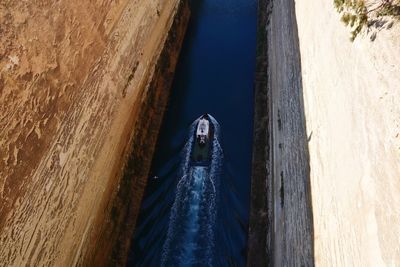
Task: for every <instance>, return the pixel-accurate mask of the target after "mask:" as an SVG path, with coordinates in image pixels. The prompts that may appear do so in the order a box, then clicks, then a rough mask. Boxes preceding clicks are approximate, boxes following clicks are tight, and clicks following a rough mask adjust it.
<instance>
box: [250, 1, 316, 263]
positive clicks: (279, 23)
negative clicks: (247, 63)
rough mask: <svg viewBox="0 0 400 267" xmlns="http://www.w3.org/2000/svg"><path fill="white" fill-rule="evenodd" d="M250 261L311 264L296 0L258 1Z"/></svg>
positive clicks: (307, 166) (310, 208)
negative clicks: (294, 0)
mask: <svg viewBox="0 0 400 267" xmlns="http://www.w3.org/2000/svg"><path fill="white" fill-rule="evenodd" d="M259 10H260V11H259V13H260V14H259V30H258V34H259V40H258V46H259V47H258V60H257V61H258V63H257V64H258V65H257V76H256V92H255V97H256V99H255V106H256V107H255V109H256V112H255V138H254V152H253V164H254V165H253V177H252V200H251V201H252V207H251V215H250V236H249V251H248V265H249V266H265V265H269V266H313V264H314V258H313V257H314V256H313V219H312V207H311V195H310V181H309V177H310V173H309V172H310V171H309V159H308V158H309V156H308V146H307V136H306V126H305V117H304V105H303V99H302V97H303V95H302V82H301V63H300V52H299V44H298V36H297V22H296V16H295V10H294V2H293V1H292V0H286V1H259Z"/></svg>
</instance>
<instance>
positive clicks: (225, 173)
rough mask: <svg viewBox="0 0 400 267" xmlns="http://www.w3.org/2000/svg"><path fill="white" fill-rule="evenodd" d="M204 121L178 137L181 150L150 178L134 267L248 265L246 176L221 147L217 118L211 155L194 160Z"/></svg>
mask: <svg viewBox="0 0 400 267" xmlns="http://www.w3.org/2000/svg"><path fill="white" fill-rule="evenodd" d="M199 119H200V118H199ZM199 119H198V120H196V121H194V122H193V124H192V125H191V126H190V128H189V137H188V138H185V137H184V136H185V135H184V134H182V135H180V134H179V135H177V136H179V137H180V138H181V140H182V141H181V142H180V144H178V145H177V148H176V150H177V151H178V150H179V151H180V153H178V154H175V155H174V156H173V157H171V158H169V160H168V161H166V162H163V163H162V164H161V166H160V167H159V168H158V169H157V172H156V173H153V174H152V175H151V176H150V179H149V181H148V186H147V189H146V195H145V197H144V200H143V202H142V206H141V212H140V217H139V219H138V223H137V225H136V230H135V236H134V242H133V247H132V250H131V254H130V256H129V259H128V266H221V267H225V266H245V248H246V233H247V225H248V223H247V216H248V215H247V212H248V211H247V209H246V207H247V205H246V203H244V202H243V201H242V199H243V196H241V195H240V194H239V193H238V192H239V189H240V187H241V185H239V183H240V182H241V181H242V179H240V178H241V176H238V172H237V171H236V170H235V166H232V165H231V164H230V160H229V155H227V154H226V153H224V152H223V150H222V148H221V145H220V141H221V140H222V138H221V134H220V126H219V124H218V122H217V121H216V120H215V119H214V118H212V117H211V116H209V118H208V119H209V121H210V124H212V125H213V134H212V135H211V136H210V140H209V141H210V142H212V144H211V146H210V147H211V150H210V151H209V152H210V153H209V155H208V157H207V160H201V161H195V160H193V155H192V152H193V150H194V149H195V148H194V147H193V145H194V144H195V142H194V141H195V138H196V136H195V133H196V126H197V125H198V122H199ZM179 147H180V148H181V149H179ZM205 162H206V163H205ZM154 176H157V177H158V178H157V179H154V178H153V177H154Z"/></svg>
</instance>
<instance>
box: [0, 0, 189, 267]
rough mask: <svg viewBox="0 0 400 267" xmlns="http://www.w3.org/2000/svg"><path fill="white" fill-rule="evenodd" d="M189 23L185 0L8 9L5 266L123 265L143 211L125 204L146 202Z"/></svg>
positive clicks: (2, 164) (2, 177)
mask: <svg viewBox="0 0 400 267" xmlns="http://www.w3.org/2000/svg"><path fill="white" fill-rule="evenodd" d="M188 16H189V12H188V6H187V2H186V1H179V0H173V1H159V0H151V1H149V0H145V1H144V0H137V1H127V0H123V1H117V2H115V1H91V2H85V1H83V2H82V1H57V2H54V1H41V2H23V1H6V2H2V3H0V20H1V21H0V23H1V25H2V28H1V35H0V69H1V74H0V103H1V104H0V129H1V132H0V201H1V205H0V240H1V246H0V259H1V262H2V264H5V265H14V266H24V265H51V266H71V265H76V264H79V265H88V264H96V265H99V264H102V265H105V264H108V263H111V264H116V262H115V261H113V260H115V259H117V260H119V263H121V262H123V257H122V259H121V257H120V254H123V253H124V251H125V250H126V249H125V248H126V247H127V245H125V246H123V247H122V248H121V249H120V251H118V253H114V254H111V251H112V249H113V248H114V247H115V246H114V244H115V243H116V242H117V241H118V243H126V242H127V241H126V240H129V237H130V236H129V232H131V230H130V229H131V227H132V226H133V223H130V224H128V225H127V226H126V225H124V224H122V221H121V220H120V218H121V217H123V216H126V215H127V214H130V215H133V216H132V218H133V219H134V216H135V214H134V210H135V209H138V205H139V204H138V203H136V204H135V203H134V204H135V205H133V206H132V207H131V208H132V210H133V211H132V210H130V211H128V209H127V205H128V204H132V202H131V201H130V200H129V199H127V201H126V204H125V205H123V204H121V200H120V199H119V198H120V197H121V196H124V197H130V196H131V195H130V194H131V193H134V194H136V195H134V198H135V199H136V202H138V201H140V196H141V194H142V191H143V188H144V177H145V174H146V172H147V171H148V166H149V163H148V161H149V155H150V157H151V154H152V151H153V147H154V143H155V141H154V140H155V138H156V136H157V133H158V127H159V124H160V122H161V117H162V114H163V109H164V106H165V103H166V100H167V97H168V91H169V85H170V83H171V81H172V76H173V71H174V68H175V64H176V61H177V55H178V52H179V47H180V45H181V42H182V40H183V35H184V32H185V26H186V23H187V19H188ZM165 47H166V49H165ZM149 122H151V123H149ZM146 138H147V139H146ZM144 139H146V140H149V141H143V140H144ZM137 140H139V141H137ZM132 149H133V151H134V152H133V154H132V155H133V156H132V157H133V158H134V159H137V160H138V161H137V162H136V166H137V167H136V168H133V169H134V170H136V171H140V175H139V174H138V173H131V175H129V174H130V173H129V172H125V176H124V175H123V173H124V166H125V165H126V163H127V162H128V155H129V154H130V152H131V151H132ZM137 155H139V156H137ZM140 155H146V157H141V156H140ZM139 160H144V161H139ZM122 177H124V179H122ZM127 180H128V181H131V182H129V183H128V184H127V183H126V181H127ZM128 185H129V186H130V188H129V189H126V190H127V193H121V188H123V187H124V186H128ZM133 187H135V188H136V189H135V190H133V189H132V188H133ZM133 202H134V201H133ZM133 219H131V220H133ZM128 226H130V227H128ZM124 230H126V231H127V232H126V233H125V239H124V238H122V239H121V234H122V232H123V231H124Z"/></svg>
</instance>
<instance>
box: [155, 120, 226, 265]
mask: <svg viewBox="0 0 400 267" xmlns="http://www.w3.org/2000/svg"><path fill="white" fill-rule="evenodd" d="M209 118H210V121H211V123H212V124H213V126H214V134H213V136H212V140H211V142H212V151H211V162H210V165H209V166H193V165H192V164H191V154H192V150H193V144H194V138H195V137H194V136H195V135H194V133H195V130H196V126H197V124H198V121H199V120H200V118H199V119H197V120H196V121H194V122H193V124H192V125H191V128H190V133H189V138H188V141H187V143H186V145H185V147H184V149H183V151H182V156H183V160H182V164H181V166H180V174H181V179H180V180H179V182H178V185H177V189H176V194H175V200H174V204H173V206H172V210H171V215H170V220H169V226H168V232H167V237H166V240H165V243H164V246H163V252H162V257H161V266H196V265H202V266H214V265H215V264H214V259H215V255H214V254H215V253H214V252H215V250H214V246H215V228H216V227H215V226H216V215H217V201H218V193H219V184H220V179H219V176H220V172H221V165H222V160H223V151H222V149H221V146H220V144H219V135H220V127H219V124H218V122H217V121H216V120H215V119H214V118H213V117H211V116H209Z"/></svg>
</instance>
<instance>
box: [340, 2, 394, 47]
mask: <svg viewBox="0 0 400 267" xmlns="http://www.w3.org/2000/svg"><path fill="white" fill-rule="evenodd" d="M367 3H368V5H367ZM334 5H335V8H336V10H337V11H338V12H339V13H340V14H342V18H341V20H342V21H343V23H344V24H345V25H346V26H348V27H350V28H351V37H350V40H351V41H354V39H355V38H356V37H357V36H358V35H359V33H360V32H361V31H362V30H363V29H365V28H371V27H373V26H375V27H381V26H379V25H382V23H381V22H382V20H383V19H384V18H388V19H392V20H400V0H378V1H375V2H373V1H368V2H367V1H366V0H334Z"/></svg>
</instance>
